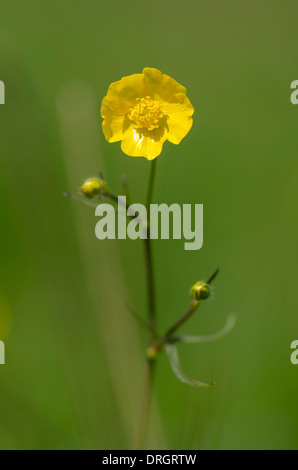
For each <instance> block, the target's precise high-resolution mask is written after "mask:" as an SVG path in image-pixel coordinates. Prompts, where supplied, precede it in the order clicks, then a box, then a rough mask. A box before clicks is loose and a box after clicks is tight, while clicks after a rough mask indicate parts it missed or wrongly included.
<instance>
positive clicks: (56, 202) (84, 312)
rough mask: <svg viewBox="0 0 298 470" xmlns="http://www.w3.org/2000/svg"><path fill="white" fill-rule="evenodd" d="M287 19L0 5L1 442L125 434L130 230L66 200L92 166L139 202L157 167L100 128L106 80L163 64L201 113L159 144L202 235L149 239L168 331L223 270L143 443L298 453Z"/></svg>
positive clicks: (171, 186)
mask: <svg viewBox="0 0 298 470" xmlns="http://www.w3.org/2000/svg"><path fill="white" fill-rule="evenodd" d="M297 14H298V5H297V3H296V2H293V1H289V0H286V1H283V2H278V1H269V0H267V1H265V0H261V1H256V0H253V1H251V2H239V1H236V0H229V1H224V2H223V1H221V0H214V1H210V2H203V1H201V0H200V1H198V0H185V1H184V2H181V1H178V0H172V1H171V2H170V1H164V2H160V1H158V0H152V1H151V2H145V1H143V0H129V1H128V2H123V1H121V0H112V1H111V2H104V1H102V0H100V1H98V0H97V1H95V0H87V1H84V2H83V1H76V2H73V1H70V0H64V1H63V2H61V1H58V0H43V1H42V2H41V1H40V0H28V1H26V2H24V1H20V0H15V1H14V2H11V0H10V1H8V0H2V1H1V5H0V64H1V68H0V80H3V81H4V82H5V85H6V104H5V105H4V106H1V107H0V159H1V173H0V217H1V232H0V237H1V248H0V250H1V254H0V276H1V278H0V339H2V340H4V341H5V344H6V355H7V365H5V366H0V416H1V420H0V448H1V449H94V448H95V449H96V448H100V449H126V448H129V447H130V446H131V441H132V435H133V429H134V423H135V419H136V413H137V409H138V405H139V401H140V395H141V393H142V383H143V375H144V364H145V361H144V353H143V351H144V347H145V345H146V334H145V332H144V331H142V330H140V328H139V326H138V325H137V324H136V323H135V321H134V319H133V318H131V316H130V314H129V313H128V312H127V311H126V310H125V308H124V307H123V305H122V303H121V300H119V299H123V300H125V301H127V302H128V303H130V304H131V305H133V306H134V308H135V309H136V310H137V311H138V312H139V313H140V315H142V316H143V317H145V315H146V294H145V292H146V291H145V281H144V279H145V271H144V267H143V266H144V263H143V246H142V243H141V241H135V242H133V241H130V240H128V241H121V242H118V241H105V242H100V241H98V240H96V238H95V235H94V227H95V223H96V219H95V216H94V212H93V210H92V209H91V210H90V209H89V208H85V207H83V206H81V205H79V204H76V203H74V202H73V201H70V200H68V199H66V198H64V197H63V191H70V192H73V193H76V192H77V191H78V188H79V186H80V183H81V182H82V180H83V179H84V178H85V177H89V176H92V175H96V173H97V171H98V169H102V170H103V171H104V173H105V175H106V177H107V179H108V181H109V185H110V187H111V188H112V189H113V190H114V191H116V192H120V193H121V174H123V173H126V174H127V175H128V178H129V184H130V190H131V193H132V196H133V199H134V200H135V201H137V202H144V193H145V187H146V184H147V176H148V170H149V165H150V163H149V162H147V161H146V160H145V159H143V158H138V159H133V158H130V157H128V156H125V155H123V154H122V153H121V150H120V145H119V144H118V143H116V144H108V143H107V142H105V140H104V137H103V134H102V131H101V119H100V117H99V109H100V102H101V99H102V98H103V96H104V95H105V94H106V91H107V88H108V86H109V84H110V82H112V81H116V80H119V79H120V78H121V77H122V76H125V75H130V74H132V73H138V72H141V71H142V68H143V67H145V66H151V67H156V68H158V69H160V70H162V71H163V72H165V73H167V74H169V75H170V76H172V77H174V78H175V79H176V80H178V81H179V82H180V83H182V84H183V85H185V86H186V87H187V89H188V96H189V97H190V100H191V101H192V103H193V105H194V107H195V115H194V125H193V128H192V130H191V132H190V133H189V135H188V136H187V138H186V139H185V140H184V141H183V142H182V143H181V144H180V145H179V146H174V145H172V144H170V143H166V144H165V145H164V151H163V154H162V156H160V157H158V168H157V180H156V191H155V194H154V202H160V203H161V202H166V203H168V204H170V203H173V202H176V203H180V204H183V203H193V204H194V203H203V204H204V246H203V248H202V249H201V250H200V251H196V252H195V251H193V252H191V251H184V249H183V241H164V240H160V241H154V244H153V248H154V262H155V272H156V288H157V300H158V316H159V320H158V324H159V330H160V331H161V332H163V331H164V329H165V328H166V327H168V326H169V324H170V323H171V322H173V321H174V320H175V319H176V318H177V317H178V316H179V315H181V314H182V313H183V312H184V311H185V310H186V308H187V307H188V303H189V296H188V290H189V288H190V286H191V285H192V284H193V283H194V282H196V281H197V280H200V279H204V278H206V277H207V276H209V275H210V274H211V273H212V272H213V271H214V269H215V268H217V267H218V266H219V267H220V268H221V272H220V275H219V276H218V278H217V280H216V283H215V289H214V292H213V296H212V299H211V300H210V301H208V302H207V303H206V304H205V305H204V306H202V308H201V309H199V311H198V312H197V314H196V315H195V317H194V318H193V319H192V320H191V321H190V322H189V323H188V324H187V325H186V326H185V327H184V329H183V331H184V332H185V333H191V334H196V333H197V334H204V333H206V334H209V333H212V332H214V331H216V330H218V329H219V328H221V327H222V326H223V324H224V323H225V320H226V317H227V315H228V313H229V312H231V311H235V312H237V314H238V322H237V325H236V328H235V329H234V331H233V332H232V333H231V334H230V335H229V336H228V337H226V338H225V339H223V340H221V341H220V342H218V343H215V344H206V345H181V346H180V348H179V351H180V355H181V363H182V367H183V370H184V371H185V373H187V374H188V375H190V376H191V377H194V378H197V379H199V380H203V381H215V382H216V384H217V385H216V387H214V388H213V389H212V390H197V389H195V388H190V387H188V386H186V385H184V384H182V383H180V382H178V381H177V379H176V378H175V376H174V375H173V373H172V371H171V370H170V368H169V365H168V362H167V358H166V357H165V355H164V354H163V355H162V357H161V360H160V362H159V364H158V368H157V376H156V387H155V394H154V403H153V413H152V419H151V428H150V436H149V441H148V447H149V448H153V449H158V448H161V449H167V448H168V449H246V448H250V449H272V448H273V449H274V448H278V449H297V448H298V426H297V423H298V409H297V388H298V366H297V367H295V366H293V365H291V363H290V354H291V351H290V344H291V342H292V341H293V340H296V339H298V315H297V311H298V310H297V307H298V305H297V303H298V302H297V294H296V291H297V269H298V268H297V265H298V263H297V260H298V259H297V255H298V253H297V236H298V221H297V197H298V185H297V177H298V139H297V135H298V106H297V107H295V106H294V105H292V104H291V102H290V94H291V90H290V84H291V82H292V81H293V80H295V79H298V72H297V39H298V38H297Z"/></svg>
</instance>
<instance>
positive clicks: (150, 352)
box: [147, 345, 158, 361]
mask: <svg viewBox="0 0 298 470" xmlns="http://www.w3.org/2000/svg"><path fill="white" fill-rule="evenodd" d="M157 353H158V350H157V348H156V346H155V345H153V346H149V348H148V349H147V358H148V359H150V360H151V361H152V360H153V359H155V358H156V356H157Z"/></svg>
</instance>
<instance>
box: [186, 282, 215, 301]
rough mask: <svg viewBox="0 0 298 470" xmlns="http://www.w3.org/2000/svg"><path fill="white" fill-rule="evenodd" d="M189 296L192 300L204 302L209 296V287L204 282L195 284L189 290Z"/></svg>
mask: <svg viewBox="0 0 298 470" xmlns="http://www.w3.org/2000/svg"><path fill="white" fill-rule="evenodd" d="M190 294H191V296H192V298H193V299H194V300H206V299H208V297H209V296H210V286H209V284H207V283H206V282H203V281H199V282H196V284H194V285H193V286H192V288H191V289H190Z"/></svg>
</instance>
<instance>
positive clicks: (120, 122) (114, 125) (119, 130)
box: [102, 114, 131, 143]
mask: <svg viewBox="0 0 298 470" xmlns="http://www.w3.org/2000/svg"><path fill="white" fill-rule="evenodd" d="M130 126H131V123H130V122H127V119H126V118H125V116H121V115H117V114H111V115H110V116H109V117H106V119H104V121H103V122H102V130H103V133H104V136H105V138H106V139H107V141H108V142H110V143H112V142H118V141H119V140H122V139H124V137H125V135H126V133H127V131H128V130H129V127H130Z"/></svg>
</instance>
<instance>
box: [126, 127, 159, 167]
mask: <svg viewBox="0 0 298 470" xmlns="http://www.w3.org/2000/svg"><path fill="white" fill-rule="evenodd" d="M166 138H167V132H166V129H163V131H162V132H161V131H160V130H159V129H156V130H154V131H146V130H143V129H132V130H131V131H130V132H128V133H127V135H126V137H125V139H124V140H122V143H121V149H122V151H123V152H124V153H126V155H129V156H130V157H145V158H147V160H154V158H156V157H158V155H160V154H161V151H162V146H163V144H164V142H165V140H166Z"/></svg>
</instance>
